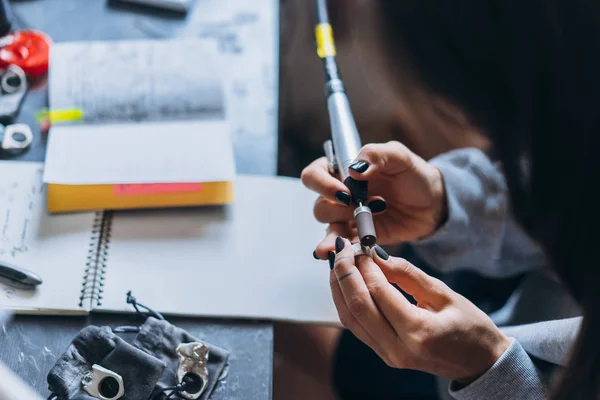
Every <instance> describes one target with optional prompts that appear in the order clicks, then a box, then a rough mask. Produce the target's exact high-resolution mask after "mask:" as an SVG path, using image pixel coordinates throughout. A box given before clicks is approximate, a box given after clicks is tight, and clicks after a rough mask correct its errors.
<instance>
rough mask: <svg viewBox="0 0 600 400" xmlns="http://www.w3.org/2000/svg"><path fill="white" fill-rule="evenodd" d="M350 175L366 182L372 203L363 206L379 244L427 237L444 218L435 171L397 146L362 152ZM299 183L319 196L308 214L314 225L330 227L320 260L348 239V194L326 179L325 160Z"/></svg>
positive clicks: (316, 163)
mask: <svg viewBox="0 0 600 400" xmlns="http://www.w3.org/2000/svg"><path fill="white" fill-rule="evenodd" d="M350 174H351V176H352V177H353V178H355V179H357V180H368V181H369V193H370V194H371V195H372V197H371V198H370V199H369V201H368V205H369V207H371V210H372V211H373V213H374V216H373V221H374V223H375V230H376V232H377V242H378V243H380V244H392V243H398V242H401V241H409V240H415V239H418V238H420V237H423V236H427V235H429V234H431V233H433V232H434V231H435V230H436V228H437V227H438V226H439V225H440V223H442V222H443V220H444V218H445V212H446V210H445V209H446V199H445V193H444V184H443V182H442V176H441V174H440V172H439V170H438V169H437V168H435V167H434V166H432V165H431V164H429V163H427V162H426V161H425V160H423V159H422V158H420V157H418V156H417V155H416V154H414V153H412V152H411V151H410V150H408V148H406V146H404V145H402V144H400V143H399V142H388V143H385V144H368V145H366V146H364V147H363V148H362V150H361V151H360V153H359V155H358V157H357V162H356V163H355V164H354V165H353V167H351V169H350ZM302 182H303V183H304V185H305V186H306V187H308V188H309V189H312V190H314V191H315V192H317V193H319V194H320V197H319V198H318V200H317V202H316V204H315V208H314V213H315V217H316V218H317V220H318V221H319V222H323V223H328V224H330V225H331V226H330V234H329V235H328V236H327V237H326V238H325V239H324V240H323V242H321V244H319V246H317V250H316V252H315V254H316V256H317V257H318V258H321V259H325V258H326V257H327V254H328V252H329V251H330V250H331V249H333V241H334V240H335V238H336V237H337V236H338V235H343V236H347V237H348V236H350V235H352V232H353V229H354V225H353V224H354V218H353V215H352V213H353V210H354V207H349V204H350V199H351V198H350V194H349V191H348V188H347V187H346V186H345V185H344V184H343V183H342V182H341V181H340V180H339V179H338V178H336V177H334V176H331V174H330V173H329V168H328V163H327V159H326V158H325V157H323V158H320V159H318V160H316V161H314V162H313V163H312V164H310V165H309V166H308V167H306V168H305V169H304V171H303V172H302Z"/></svg>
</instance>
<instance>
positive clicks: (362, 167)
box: [350, 161, 369, 174]
mask: <svg viewBox="0 0 600 400" xmlns="http://www.w3.org/2000/svg"><path fill="white" fill-rule="evenodd" d="M350 168H352V169H353V170H355V171H356V172H359V173H361V174H362V173H363V172H365V171H366V170H367V169H368V168H369V164H367V163H366V162H364V161H357V162H355V163H354V164H352V165H351V166H350Z"/></svg>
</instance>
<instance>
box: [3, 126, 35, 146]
mask: <svg viewBox="0 0 600 400" xmlns="http://www.w3.org/2000/svg"><path fill="white" fill-rule="evenodd" d="M15 135H23V137H24V138H25V139H24V140H17V139H15ZM32 142H33V133H32V132H31V128H30V127H29V125H27V124H13V125H8V126H7V127H6V128H5V129H4V138H3V139H2V149H3V150H23V149H26V148H28V147H29V146H31V143H32Z"/></svg>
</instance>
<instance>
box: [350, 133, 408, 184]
mask: <svg viewBox="0 0 600 400" xmlns="http://www.w3.org/2000/svg"><path fill="white" fill-rule="evenodd" d="M417 158H418V156H417V155H416V154H414V153H413V152H412V151H410V150H409V149H408V147H406V146H405V145H403V144H402V143H400V142H397V141H391V142H387V143H376V144H375V143H372V144H367V145H365V146H364V147H363V148H362V149H361V150H360V152H359V153H358V156H357V157H356V162H355V163H354V164H352V165H351V166H350V168H349V170H350V175H351V176H352V177H353V178H354V179H357V180H367V179H371V178H372V177H373V176H376V175H381V174H386V175H398V174H401V173H403V172H407V171H409V170H411V169H413V168H415V162H416V159H417Z"/></svg>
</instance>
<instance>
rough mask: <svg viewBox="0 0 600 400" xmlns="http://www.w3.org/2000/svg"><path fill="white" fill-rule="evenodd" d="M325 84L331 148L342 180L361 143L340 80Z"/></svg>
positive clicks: (345, 177)
mask: <svg viewBox="0 0 600 400" xmlns="http://www.w3.org/2000/svg"><path fill="white" fill-rule="evenodd" d="M327 86H328V87H327V89H328V91H329V93H328V95H327V109H328V111H329V123H330V125H331V140H332V141H333V149H334V152H335V157H336V160H337V164H338V168H339V170H340V180H341V181H342V182H344V181H345V180H346V179H347V178H348V177H349V174H348V167H350V165H352V163H353V162H354V161H356V157H357V156H358V152H359V151H360V148H361V147H362V145H361V142H360V137H359V135H358V130H357V129H356V123H355V122H354V117H353V116H352V110H351V109H350V102H349V101H348V97H347V96H346V93H345V92H344V89H343V86H342V83H341V81H339V80H334V81H331V82H329V83H328V85H327Z"/></svg>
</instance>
